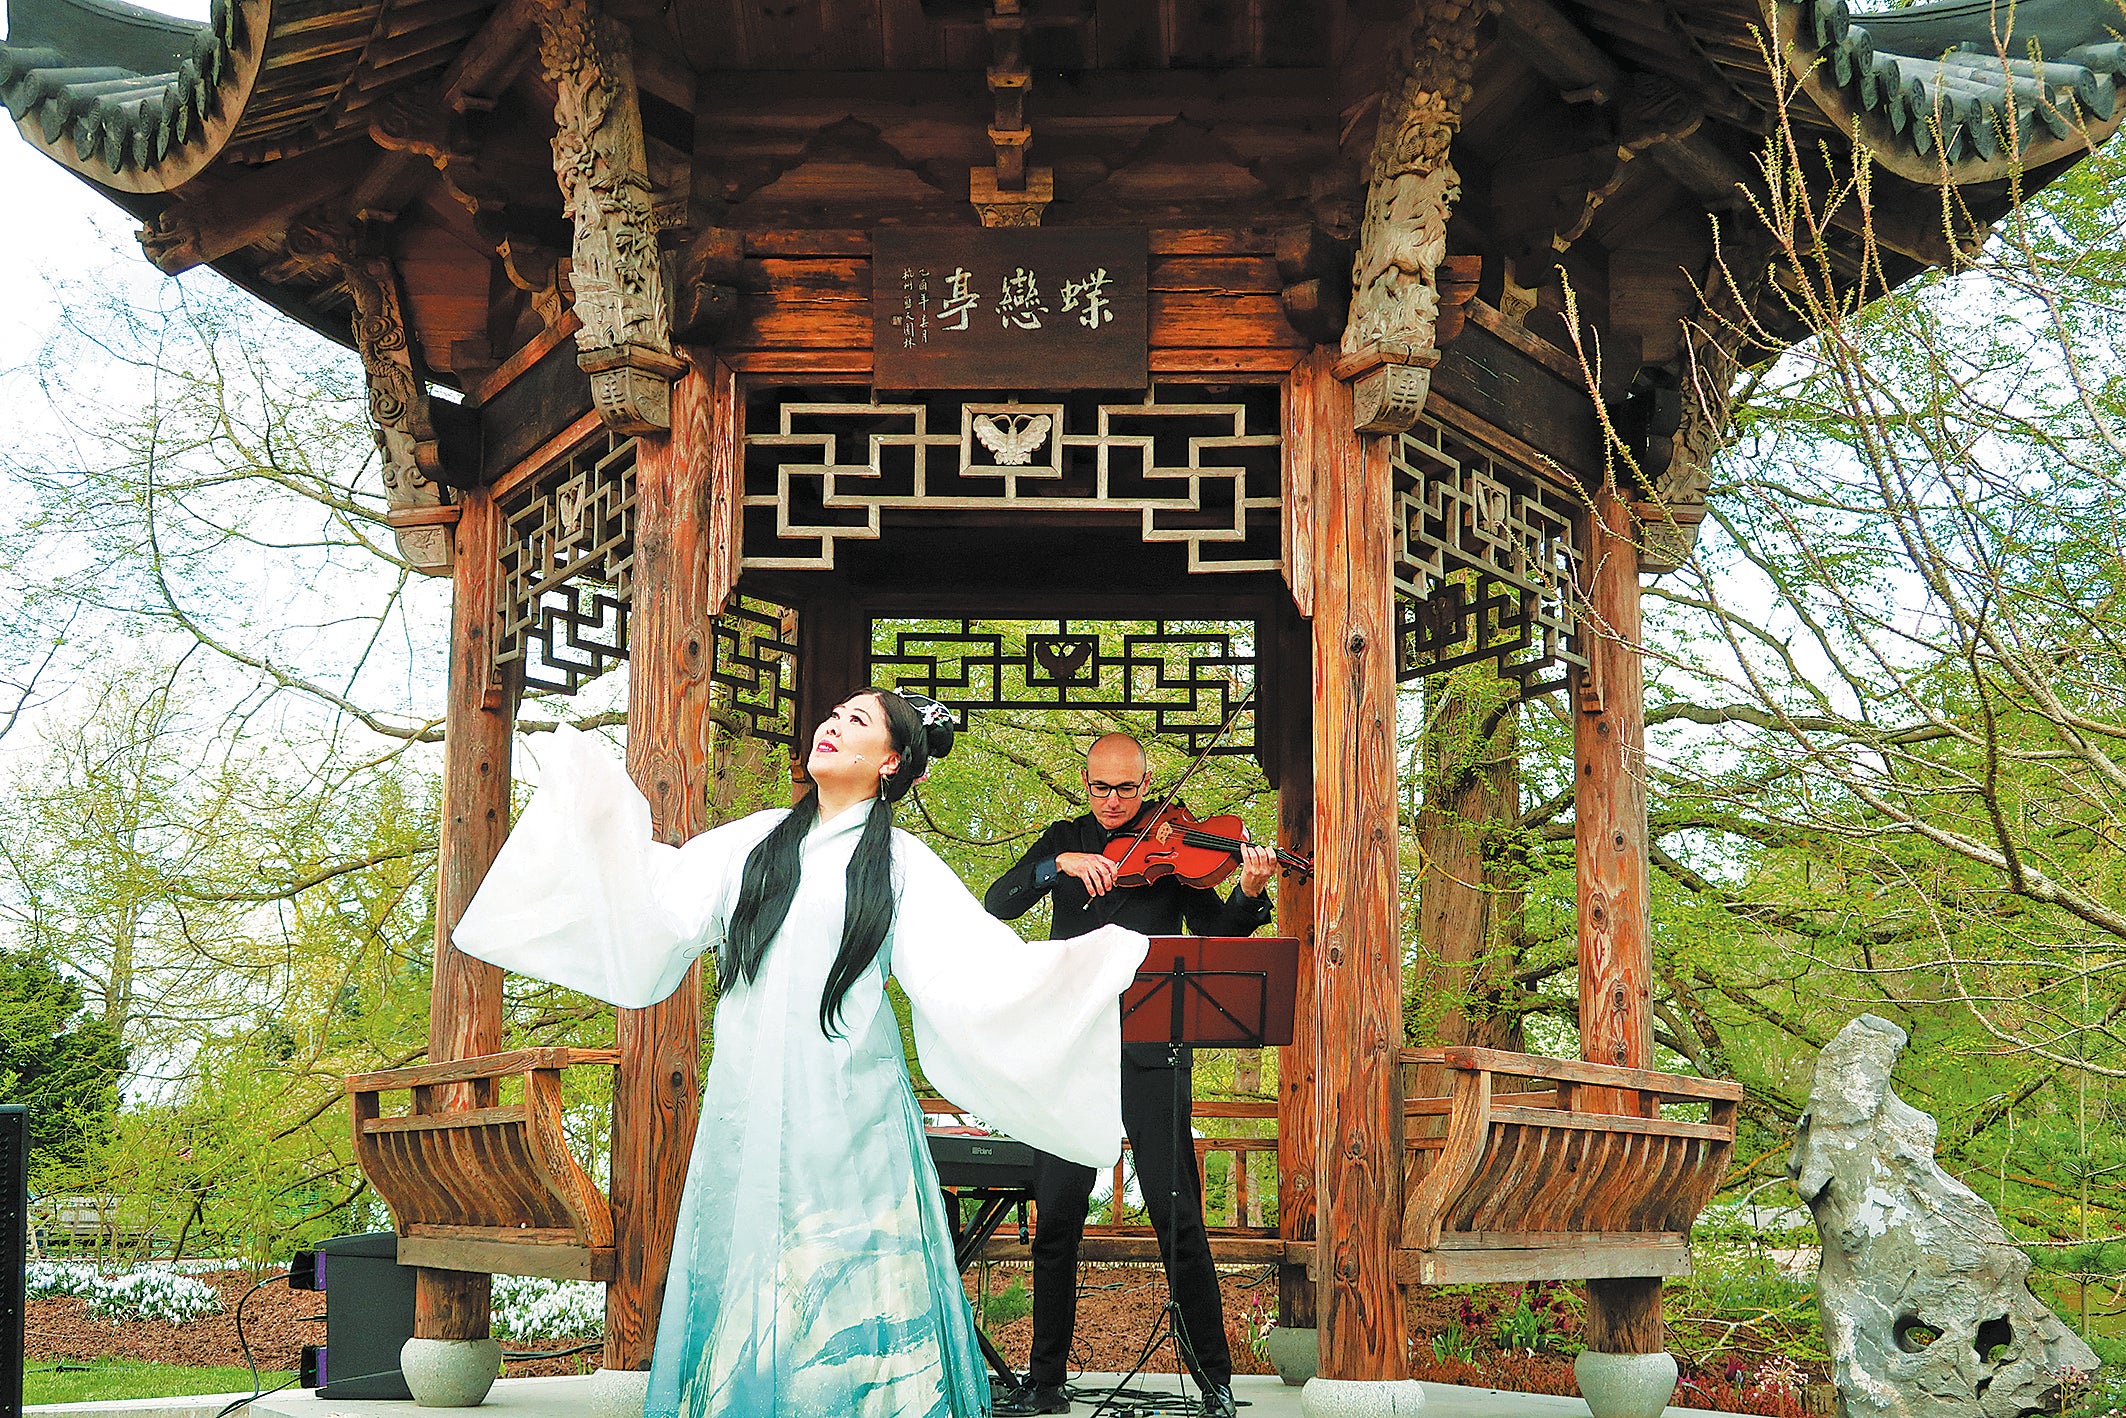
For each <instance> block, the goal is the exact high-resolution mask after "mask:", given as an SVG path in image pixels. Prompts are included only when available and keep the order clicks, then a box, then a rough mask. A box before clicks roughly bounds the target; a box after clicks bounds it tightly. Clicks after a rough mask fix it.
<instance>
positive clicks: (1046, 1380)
mask: <svg viewBox="0 0 2126 1418" xmlns="http://www.w3.org/2000/svg"><path fill="white" fill-rule="evenodd" d="M1130 1052H1137V1051H1136V1050H1132V1051H1130ZM1190 1072H1191V1070H1190V1067H1189V1062H1188V1061H1187V1060H1186V1059H1184V1060H1183V1063H1182V1066H1181V1069H1180V1074H1181V1107H1182V1110H1183V1120H1182V1127H1181V1153H1180V1156H1179V1157H1178V1158H1177V1157H1176V1156H1175V1153H1174V1073H1175V1070H1173V1069H1170V1068H1167V1067H1165V1066H1164V1065H1160V1066H1158V1067H1147V1066H1146V1065H1144V1064H1142V1063H1139V1062H1136V1061H1135V1060H1133V1059H1132V1058H1130V1057H1128V1055H1127V1054H1125V1056H1124V1058H1123V1060H1122V1127H1123V1130H1124V1131H1125V1132H1127V1133H1128V1134H1129V1145H1130V1152H1131V1155H1132V1156H1133V1157H1134V1158H1135V1159H1136V1164H1137V1185H1138V1188H1139V1189H1140V1190H1141V1191H1142V1192H1143V1194H1144V1205H1145V1209H1146V1210H1147V1211H1149V1212H1150V1213H1151V1217H1152V1230H1153V1231H1154V1232H1156V1233H1157V1234H1158V1237H1159V1258H1160V1260H1162V1261H1163V1262H1165V1265H1166V1280H1167V1284H1168V1285H1169V1286H1171V1287H1172V1288H1173V1292H1174V1299H1175V1300H1176V1301H1177V1302H1179V1304H1180V1306H1181V1322H1182V1325H1183V1327H1184V1328H1185V1329H1186V1330H1187V1332H1188V1343H1189V1348H1190V1350H1191V1351H1193V1352H1194V1354H1195V1356H1196V1370H1197V1372H1196V1380H1197V1382H1198V1383H1221V1384H1222V1383H1230V1382H1231V1381H1232V1377H1233V1356H1232V1352H1231V1351H1230V1350H1229V1349H1228V1348H1227V1347H1226V1342H1225V1306H1224V1305H1223V1304H1222V1303H1221V1302H1220V1299H1219V1295H1218V1270H1217V1267H1216V1266H1214V1265H1213V1264H1212V1263H1211V1243H1210V1238H1209V1237H1208V1236H1207V1235H1205V1234H1204V1230H1203V1182H1202V1179H1201V1178H1200V1177H1199V1176H1198V1174H1197V1171H1196V1147H1195V1143H1194V1142H1193V1141H1192V1134H1191V1133H1190V1131H1189V1127H1188V1122H1187V1108H1188V1106H1189V1097H1190V1093H1189V1083H1190ZM1177 1163H1178V1165H1179V1168H1180V1178H1179V1182H1178V1190H1179V1193H1180V1195H1179V1196H1178V1197H1177V1198H1174V1199H1173V1200H1174V1201H1175V1202H1177V1204H1176V1205H1173V1206H1169V1205H1168V1201H1169V1198H1168V1195H1167V1193H1168V1190H1169V1188H1170V1187H1174V1186H1175V1185H1176V1183H1175V1179H1174V1174H1175V1168H1176V1165H1177ZM1098 1176H1099V1174H1098V1173H1096V1172H1095V1171H1094V1170H1093V1169H1092V1168H1090V1167H1081V1166H1079V1165H1078V1164H1077V1163H1075V1162H1066V1161H1064V1160H1063V1159H1062V1158H1060V1157H1051V1156H1049V1155H1048V1154H1047V1153H1045V1152H1044V1153H1042V1154H1040V1165H1039V1169H1038V1171H1037V1172H1036V1174H1035V1177H1034V1204H1035V1205H1036V1206H1037V1207H1038V1208H1039V1215H1038V1216H1037V1218H1036V1220H1035V1225H1034V1237H1033V1352H1032V1355H1031V1357H1030V1358H1029V1360H1028V1363H1027V1378H1028V1380H1029V1381H1030V1382H1032V1383H1034V1384H1037V1385H1040V1386H1043V1387H1046V1386H1049V1385H1053V1384H1060V1383H1062V1382H1064V1380H1065V1379H1066V1378H1067V1377H1068V1376H1069V1371H1070V1337H1071V1330H1072V1329H1073V1328H1074V1327H1075V1325H1076V1323H1077V1317H1078V1242H1079V1240H1080V1239H1081V1238H1082V1237H1083V1236H1084V1234H1085V1213H1086V1207H1087V1204H1088V1203H1089V1202H1090V1200H1091V1198H1092V1192H1093V1184H1094V1182H1095V1181H1096V1180H1097V1179H1098Z"/></svg>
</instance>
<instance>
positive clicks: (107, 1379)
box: [22, 1359, 293, 1403]
mask: <svg viewBox="0 0 2126 1418" xmlns="http://www.w3.org/2000/svg"><path fill="white" fill-rule="evenodd" d="M57 1362H64V1363H65V1365H66V1367H65V1368H64V1369H59V1368H57V1367H56V1363H57ZM27 1367H28V1370H29V1372H28V1373H27V1374H25V1375H24V1376H23V1384H22V1398H23V1402H24V1403H93V1402H96V1401H99V1400H102V1399H112V1398H173V1397H176V1396H177V1395H179V1394H187V1393H249V1392H250V1391H251V1371H250V1370H249V1369H246V1368H241V1367H238V1366H236V1365H223V1366H219V1367H216V1368H211V1369H188V1368H185V1367H184V1366H183V1365H181V1364H150V1363H147V1362H145V1361H143V1360H139V1359H97V1360H95V1361H93V1362H91V1363H87V1364H76V1363H75V1362H74V1361H72V1360H71V1359H69V1360H65V1361H54V1360H50V1359H42V1360H35V1361H33V1362H31V1363H30V1364H29V1365H28V1366H27ZM292 1377H293V1375H291V1374H289V1373H287V1372H286V1371H282V1372H279V1373H275V1372H272V1371H270V1370H266V1369H260V1370H259V1371H258V1380H259V1383H260V1384H262V1385H263V1386H264V1387H266V1388H272V1387H273V1386H274V1385H275V1384H277V1383H280V1382H281V1381H282V1380H284V1379H288V1378H292Z"/></svg>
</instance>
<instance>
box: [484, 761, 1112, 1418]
mask: <svg viewBox="0 0 2126 1418" xmlns="http://www.w3.org/2000/svg"><path fill="white" fill-rule="evenodd" d="M538 757H539V760H540V763H539V766H540V774H539V777H540V780H541V782H540V787H539V790H538V792H537V793H536V794H535V795H534V796H533V798H532V801H531V803H530V805H529V806H528V807H527V808H526V809H525V812H524V815H523V817H522V818H521V819H520V821H519V822H518V823H517V826H516V828H515V830H514V831H513V832H512V833H511V834H510V837H509V839H508V841H507V842H506V843H505V844H504V845H503V848H502V852H501V854H500V856H498V857H497V858H496V860H495V863H494V865H493V867H491V868H490V869H489V871H488V874H487V877H486V879H485V880H484V882H483V883H482V885H481V888H480V890H479V892H478V894H477V895H476V896H475V897H474V899H473V901H472V903H471V904H470V905H469V906H468V907H467V909H466V912H465V915H464V917H463V919H462V920H460V922H459V923H458V926H457V929H456V931H455V932H454V933H453V935H452V939H453V940H454V941H455V943H456V944H457V946H458V948H459V949H461V950H463V951H465V952H466V953H467V954H469V955H473V956H476V957H478V958H480V959H482V960H488V961H492V962H493V963H495V964H497V965H500V966H502V967H504V968H505V969H509V970H514V971H517V972H518V973H520V974H527V975H532V976H535V977H537V978H540V979H544V980H549V981H552V982H553V983H555V984H560V985H565V986H568V987H569V988H571V989H576V990H581V991H583V992H584V993H586V994H590V995H593V996H595V997H597V998H599V999H603V1000H607V1001H610V1002H611V1003H613V1004H617V1005H622V1006H625V1007H628V1008H641V1007H643V1006H645V1005H649V1004H653V1003H655V1002H656V1001H658V1000H660V999H662V998H664V997H665V996H666V995H668V994H670V993H671V992H672V990H673V989H675V988H677V986H678V984H679V982H680V980H681V979H682V978H684V976H685V974H686V971H687V968H688V966H689V965H690V964H691V963H692V961H693V960H694V959H695V958H696V957H697V956H699V955H700V954H701V953H702V952H703V951H704V950H710V949H714V948H715V947H716V946H717V945H718V944H720V942H721V941H722V939H723V935H724V931H725V930H726V928H727V927H728V924H729V920H730V914H731V911H732V908H733V907H734V905H735V904H736V901H737V896H738V886H739V879H740V874H741V872H742V870H743V868H744V865H745V859H746V856H747V854H748V853H749V852H751V851H752V849H753V847H754V846H755V845H757V844H758V843H759V842H760V840H761V839H762V838H763V837H765V836H766V835H767V834H768V832H769V831H770V830H772V829H773V827H774V826H775V824H776V823H778V822H780V821H781V820H782V819H783V818H784V816H785V815H786V814H785V812H783V811H775V812H763V813H756V814H754V815H753V816H751V817H748V818H745V819H744V820H742V821H739V822H734V823H731V824H729V825H727V826H724V827H719V828H716V829H714V830H713V831H710V832H706V833H703V834H702V835H701V836H699V837H696V838H695V839H693V840H692V841H690V842H688V843H686V844H685V845H684V846H681V847H671V846H668V845H665V844H662V843H658V842H655V841H653V840H652V839H651V837H650V813H649V804H648V803H647V802H646V801H644V799H643V798H642V795H641V794H640V792H638V791H637V790H636V788H635V786H634V784H633V783H632V782H631V781H630V780H629V779H628V777H627V774H626V771H625V770H624V769H623V768H622V767H621V765H620V764H619V763H618V762H616V761H615V760H614V759H613V757H612V756H611V755H610V754H609V753H607V752H605V751H604V750H603V749H601V748H600V747H599V746H598V745H597V744H596V743H595V742H594V741H592V740H590V739H587V738H585V737H584V736H582V735H579V734H574V733H571V732H568V731H562V732H560V733H557V734H556V735H555V736H554V741H553V742H551V743H549V744H546V745H542V747H541V748H540V750H539V752H538ZM868 810H869V805H868V804H863V805H859V806H858V807H855V808H851V809H850V810H848V811H846V812H844V813H842V814H840V815H839V816H837V817H835V818H834V819H833V820H831V821H828V822H823V823H820V824H818V825H816V826H814V827H813V828H812V830H811V831H810V832H809V833H808V834H807V836H806V838H805V841H804V845H803V849H802V868H801V873H800V879H799V884H798V889H797V895H796V898H795V899H794V900H793V901H792V903H791V907H790V914H789V916H788V918H787V919H786V920H785V921H784V923H783V926H782V929H781V931H780V932H779V933H778V934H777V935H776V937H775V939H774V941H773V942H772V943H771V944H770V945H769V947H768V951H767V954H766V957H765V958H764V959H763V961H762V963H761V969H760V973H759V975H758V977H757V978H756V979H754V980H753V981H752V983H751V984H744V985H738V986H736V987H734V988H732V989H731V990H729V991H727V992H726V993H725V994H724V995H723V996H722V998H721V999H720V1001H719V1002H718V1004H717V1008H716V1019H715V1046H716V1047H715V1056H714V1059H713V1061H712V1063H711V1065H710V1068H709V1073H708V1077H707V1079H706V1081H705V1083H704V1086H703V1101H702V1116H701V1126H700V1130H699V1131H698V1133H697V1134H696V1136H695V1142H694V1151H693V1157H692V1161H691V1163H690V1165H689V1168H688V1174H687V1186H686V1196H685V1199H684V1201H683V1203H682V1206H681V1211H680V1219H679V1226H678V1235H677V1238H676V1240H675V1242H674V1248H673V1257H672V1268H671V1278H670V1280H669V1281H668V1283H667V1288H666V1293H665V1304H664V1310H663V1318H662V1320H661V1321H660V1324H659V1328H658V1337H657V1352H656V1361H655V1364H654V1366H653V1369H652V1377H651V1391H650V1407H649V1413H650V1415H652V1418H659V1416H660V1415H666V1414H674V1415H676V1414H685V1415H687V1416H688V1418H696V1415H709V1414H714V1415H723V1414H730V1415H734V1416H735V1415H743V1418H755V1415H759V1418H767V1415H770V1414H773V1415H779V1418H813V1415H820V1418H827V1415H833V1418H842V1415H846V1414H863V1415H873V1414H875V1415H878V1418H889V1415H890V1418H904V1416H905V1418H927V1415H938V1418H947V1415H950V1418H966V1415H971V1414H975V1413H980V1412H986V1410H987V1402H988V1388H987V1384H986V1381H984V1380H983V1378H982V1374H981V1360H980V1355H979V1351H978V1350H977V1349H976V1348H975V1345H974V1342H973V1332H972V1320H971V1317H970V1316H969V1314H968V1310H967V1303H966V1299H965V1295H964V1292H963V1291H962V1289H961V1287H960V1283H959V1276H958V1273H957V1271H956V1269H955V1268H954V1266H953V1264H952V1247H951V1238H950V1234H949V1231H948V1229H947V1225H946V1220H945V1214H944V1209H943V1204H942V1201H941V1199H940V1197H939V1194H938V1190H937V1178H936V1173H935V1171H934V1169H933V1168H932V1166H931V1162H930V1156H929V1151H928V1148H927V1146H926V1145H925V1143H924V1140H923V1136H922V1118H921V1116H920V1114H919V1113H918V1111H917V1109H916V1105H915V1101H914V1096H913V1094H912V1092H911V1091H910V1088H909V1084H908V1077H907V1071H906V1065H905V1062H904V1059H903V1054H902V1049H901V1038H900V1029H899V1025H898V1022H897V1021H896V1020H895V1018H894V1015H893V1010H892V1008H891V1006H890V1004H889V1002H888V1001H887V998H886V992H885V982H886V977H887V974H888V972H889V971H890V972H891V973H892V974H893V975H894V976H895V977H896V978H898V979H899V981H900V983H901V986H902V988H903V990H904V991H905V992H906V994H907V996H908V999H909V1002H910V1005H911V1006H912V1013H913V1018H914V1026H915V1043H916V1050H917V1053H918V1055H919V1057H920V1058H921V1060H922V1064H923V1070H924V1072H925V1074H927V1075H928V1077H929V1079H930V1081H931V1083H932V1084H934V1085H935V1086H936V1087H937V1088H938V1089H939V1090H940V1091H941V1092H943V1093H944V1094H945V1095H946V1096H947V1097H949V1098H950V1099H952V1100H953V1102H954V1103H956V1104H958V1105H959V1106H960V1107H963V1108H966V1109H968V1110H970V1111H972V1112H973V1113H975V1114H976V1115H978V1116H979V1117H981V1118H983V1119H984V1120H985V1121H986V1122H988V1123H989V1124H990V1125H992V1126H994V1127H997V1128H999V1129H1001V1130H1002V1131H1004V1132H1007V1133H1009V1134H1010V1135H1012V1136H1013V1137H1016V1138H1018V1139H1020V1140H1021V1141H1024V1142H1028V1143H1031V1144H1032V1145H1034V1146H1036V1147H1039V1148H1041V1149H1042V1150H1044V1151H1047V1152H1052V1153H1055V1154H1056V1155H1058V1156H1061V1157H1067V1158H1070V1159H1071V1160H1073V1161H1077V1162H1081V1163H1083V1164H1085V1165H1087V1166H1091V1167H1105V1166H1108V1165H1110V1164H1112V1163H1113V1161H1114V1159H1115V1158H1116V1156H1117V1155H1118V1154H1119V1153H1120V1151H1121V1142H1122V1115H1121V1096H1120V1088H1121V1085H1120V1064H1119V1059H1120V1053H1121V1050H1120V1041H1121V1023H1120V1010H1119V1005H1118V997H1119V996H1120V994H1121V992H1122V990H1123V989H1124V988H1125V987H1126V986H1127V985H1128V984H1129V981H1130V979H1131V977H1132V976H1133V975H1134V974H1135V972H1136V968H1137V966H1138V964H1139V962H1141V961H1142V959H1143V957H1144V952H1145V948H1146V942H1145V939H1144V937H1143V936H1141V935H1138V934H1136V933H1134V932H1131V931H1126V930H1122V929H1120V928H1119V927H1108V928H1106V929H1103V930H1100V931H1096V932H1093V933H1092V934H1090V935H1085V936H1079V937H1077V938H1075V939H1073V940H1067V941H1031V942H1029V941H1023V940H1021V939H1019V937H1018V935H1017V934H1016V933H1015V932H1013V931H1012V930H1011V929H1010V928H1009V927H1008V926H1006V925H1004V924H1003V923H1002V922H999V921H997V920H995V919H993V918H992V917H990V916H989V915H988V914H987V913H986V912H985V911H984V910H983V909H982V906H981V903H980V902H978V901H977V900H975V898H974V897H973V896H972V895H971V894H970V893H969V892H968V891H967V888H966V887H965V886H964V885H963V884H962V883H961V882H960V880H959V879H958V878H957V877H956V876H954V875H953V873H952V871H951V870H950V869H949V868H948V867H946V865H945V864H944V863H943V862H942V861H940V860H939V859H938V857H937V855H936V854H935V853H933V852H932V851H930V849H929V848H927V847H925V846H924V845H923V844H922V843H921V842H919V841H917V840H916V839H915V838H913V837H911V836H909V835H908V834H906V833H904V832H900V831H896V832H895V833H894V834H893V866H894V871H893V879H894V891H895V910H894V925H893V930H892V932H891V933H890V934H889V936H888V937H887V941H886V944H885V946H884V947H883V948H882V949H881V951H880V952H879V957H878V959H877V960H876V961H874V962H873V964H872V966H871V967H870V968H869V969H868V970H866V971H865V972H864V973H863V975H862V976H861V977H859V978H858V980H857V981H856V982H855V984H854V985H853V986H852V987H851V989H850V991H849V993H848V995H847V997H846V998H845V1000H844V1001H843V1005H842V1013H841V1019H840V1027H839V1031H838V1033H837V1034H836V1035H835V1036H833V1037H828V1036H827V1035H826V1034H824V1033H823V1032H822V1030H821V1028H820V1023H819V1005H820V995H821V992H822V990H823V989H824V986H825V982H826V977H827V973H828V970H829V968H830V966H831V965H832V962H833V960H834V957H835V955H836V953H837V952H838V951H839V949H840V945H841V927H842V916H843V910H844V906H845V883H846V874H847V870H848V865H849V859H850V856H851V854H852V853H853V852H854V850H855V847H856V843H857V840H858V838H859V836H860V835H861V832H862V828H863V825H864V821H865V813H866V812H867V811H868Z"/></svg>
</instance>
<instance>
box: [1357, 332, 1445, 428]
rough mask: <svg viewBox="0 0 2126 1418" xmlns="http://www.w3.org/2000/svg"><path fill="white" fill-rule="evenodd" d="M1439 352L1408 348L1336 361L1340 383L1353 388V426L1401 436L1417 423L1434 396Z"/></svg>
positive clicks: (1363, 353) (1374, 350)
mask: <svg viewBox="0 0 2126 1418" xmlns="http://www.w3.org/2000/svg"><path fill="white" fill-rule="evenodd" d="M1438 363H1439V351H1438V350H1436V349H1417V348H1413V347H1412V346H1409V345H1404V344H1392V343H1391V344H1388V345H1376V346H1374V347H1372V348H1370V349H1363V350H1354V351H1353V352H1351V353H1350V354H1347V355H1345V356H1344V357H1343V358H1341V359H1339V360H1337V361H1336V364H1335V373H1336V377H1337V378H1338V379H1342V380H1346V381H1348V382H1349V383H1350V385H1351V425H1352V428H1353V429H1354V430H1355V431H1357V432H1359V433H1401V432H1403V431H1404V430H1406V429H1408V428H1410V427H1412V426H1413V425H1415V424H1416V423H1417V416H1418V415H1419V414H1421V413H1423V412H1424V411H1425V399H1426V398H1427V397H1428V396H1429V395H1430V394H1431V392H1432V367H1433V366H1434V365H1436V364H1438Z"/></svg>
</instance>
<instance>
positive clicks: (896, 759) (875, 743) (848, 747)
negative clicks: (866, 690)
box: [805, 694, 901, 792]
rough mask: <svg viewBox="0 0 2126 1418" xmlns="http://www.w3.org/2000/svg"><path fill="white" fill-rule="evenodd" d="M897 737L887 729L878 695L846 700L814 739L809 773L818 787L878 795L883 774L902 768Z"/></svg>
mask: <svg viewBox="0 0 2126 1418" xmlns="http://www.w3.org/2000/svg"><path fill="white" fill-rule="evenodd" d="M900 761H901V756H900V754H899V753H897V752H895V751H894V747H893V734H892V731H891V730H890V729H888V728H887V727H886V706H885V705H883V704H881V703H879V701H878V696H877V695H875V694H859V695H855V696H853V697H851V698H849V699H845V700H843V701H842V702H841V703H840V704H837V705H835V706H834V708H833V710H832V711H831V712H830V713H829V714H828V715H827V721H826V722H825V723H823V724H821V725H820V726H819V731H818V732H817V733H815V734H813V735H812V752H811V753H810V754H809V755H807V757H806V759H805V773H806V774H807V775H808V776H809V777H810V778H811V779H812V781H813V782H815V783H820V784H831V785H834V786H837V787H842V788H854V787H864V788H865V790H866V791H869V792H876V791H877V790H878V780H879V776H880V774H882V773H887V772H891V771H892V770H893V769H895V768H898V767H899V766H900Z"/></svg>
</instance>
